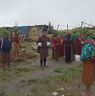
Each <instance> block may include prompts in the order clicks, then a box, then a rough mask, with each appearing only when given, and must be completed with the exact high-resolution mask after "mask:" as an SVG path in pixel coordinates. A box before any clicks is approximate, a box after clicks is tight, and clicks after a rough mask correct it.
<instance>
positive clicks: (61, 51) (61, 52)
mask: <svg viewBox="0 0 95 96" xmlns="http://www.w3.org/2000/svg"><path fill="white" fill-rule="evenodd" d="M60 56H64V40H63V38H60Z"/></svg>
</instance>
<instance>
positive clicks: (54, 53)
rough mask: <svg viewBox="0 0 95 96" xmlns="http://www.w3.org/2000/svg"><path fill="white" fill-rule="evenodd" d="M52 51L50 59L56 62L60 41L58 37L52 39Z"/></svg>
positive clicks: (58, 55)
mask: <svg viewBox="0 0 95 96" xmlns="http://www.w3.org/2000/svg"><path fill="white" fill-rule="evenodd" d="M52 50H53V51H52V58H53V59H54V60H58V58H59V57H60V39H59V38H58V37H53V39H52Z"/></svg>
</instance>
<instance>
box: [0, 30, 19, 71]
mask: <svg viewBox="0 0 95 96" xmlns="http://www.w3.org/2000/svg"><path fill="white" fill-rule="evenodd" d="M19 42H20V37H19V34H18V33H17V32H14V34H13V36H12V37H9V34H8V33H7V32H3V36H2V38H1V40H0V52H1V54H0V55H1V61H2V62H1V66H2V68H3V69H6V68H10V63H11V55H12V57H13V58H14V59H17V58H18V56H19Z"/></svg>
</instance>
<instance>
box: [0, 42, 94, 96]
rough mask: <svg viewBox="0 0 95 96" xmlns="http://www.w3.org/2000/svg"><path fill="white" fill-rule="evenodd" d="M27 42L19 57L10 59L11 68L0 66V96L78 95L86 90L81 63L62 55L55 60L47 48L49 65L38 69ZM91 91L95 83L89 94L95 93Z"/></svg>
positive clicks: (32, 51)
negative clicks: (59, 58)
mask: <svg viewBox="0 0 95 96" xmlns="http://www.w3.org/2000/svg"><path fill="white" fill-rule="evenodd" d="M30 44H31V42H30V43H27V44H26V43H24V44H23V45H24V46H26V45H27V48H26V49H27V50H26V51H23V50H21V53H20V55H21V56H20V59H19V60H18V61H15V62H12V64H11V69H10V70H5V71H3V70H2V68H0V96H80V94H81V92H82V91H84V90H85V87H84V85H82V84H81V71H82V66H81V64H80V63H76V62H75V61H73V62H72V63H71V64H66V63H65V62H64V58H61V60H60V61H54V60H52V58H51V50H50V52H49V53H50V55H49V57H48V62H47V65H48V66H49V68H45V69H44V70H41V69H40V65H39V56H38V54H37V53H36V51H35V50H33V49H32V47H31V45H30ZM94 90H95V84H93V86H92V89H91V93H92V94H91V96H95V92H94ZM54 94H56V95H54Z"/></svg>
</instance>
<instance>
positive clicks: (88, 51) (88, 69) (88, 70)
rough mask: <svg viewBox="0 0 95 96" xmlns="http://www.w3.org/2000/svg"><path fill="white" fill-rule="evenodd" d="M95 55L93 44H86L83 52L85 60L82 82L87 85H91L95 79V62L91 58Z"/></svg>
mask: <svg viewBox="0 0 95 96" xmlns="http://www.w3.org/2000/svg"><path fill="white" fill-rule="evenodd" d="M93 56H95V48H94V46H93V45H91V44H84V46H83V48H82V53H81V60H82V61H83V63H82V64H83V71H82V83H83V84H85V85H86V87H88V86H90V85H91V84H92V83H93V81H94V63H93V62H92V61H91V58H93Z"/></svg>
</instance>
